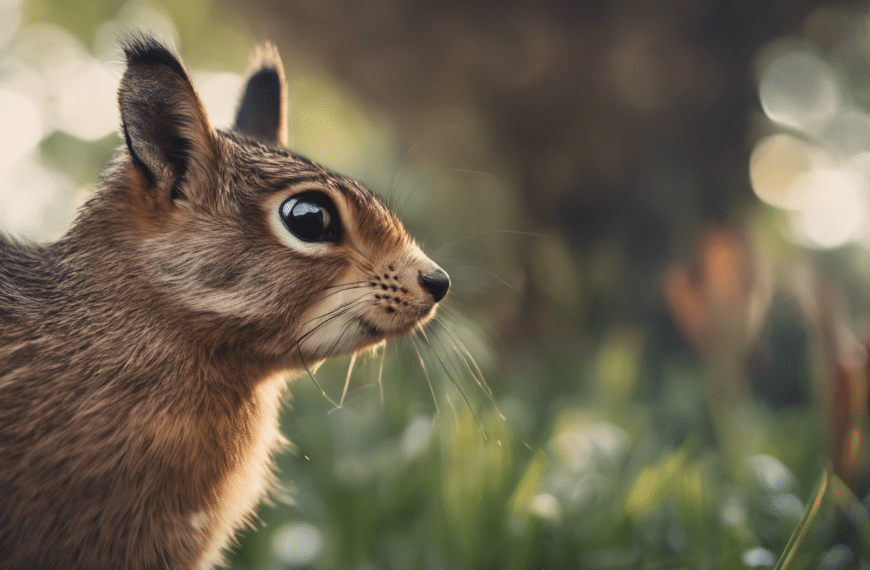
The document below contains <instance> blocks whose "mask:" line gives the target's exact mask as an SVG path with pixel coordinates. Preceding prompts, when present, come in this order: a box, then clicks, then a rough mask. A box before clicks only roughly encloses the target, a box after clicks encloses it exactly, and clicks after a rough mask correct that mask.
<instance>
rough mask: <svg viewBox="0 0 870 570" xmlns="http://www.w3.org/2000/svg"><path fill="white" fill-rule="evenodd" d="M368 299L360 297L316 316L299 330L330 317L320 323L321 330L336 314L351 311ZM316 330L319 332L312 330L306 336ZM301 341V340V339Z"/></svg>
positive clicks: (318, 326)
mask: <svg viewBox="0 0 870 570" xmlns="http://www.w3.org/2000/svg"><path fill="white" fill-rule="evenodd" d="M366 297H367V295H360V296H359V297H357V298H356V299H354V300H353V301H350V302H349V303H345V304H344V305H341V306H340V307H336V308H335V309H333V310H331V311H329V312H328V313H323V314H322V315H318V316H316V317H314V318H312V319H309V320H307V321H305V322H304V323H302V324H301V325H300V326H299V328H300V329H301V328H302V327H304V326H305V325H307V324H308V323H313V322H314V321H316V320H318V319H323V318H326V317H330V318H329V319H328V320H326V321H324V322H323V323H320V324H319V325H317V328H320V326H321V325H323V324H326V323H327V322H329V321H330V320H332V316H334V313H337V312H339V311H345V312H346V311H347V310H349V309H351V308H353V307H355V306H357V305H359V304H361V303H362V302H363V300H364V299H365V298H366ZM342 314H343V313H342ZM315 330H317V329H316V328H315V329H312V330H311V331H308V332H307V333H305V335H304V336H308V335H309V334H311V333H312V332H314V331H315ZM300 340H301V339H300Z"/></svg>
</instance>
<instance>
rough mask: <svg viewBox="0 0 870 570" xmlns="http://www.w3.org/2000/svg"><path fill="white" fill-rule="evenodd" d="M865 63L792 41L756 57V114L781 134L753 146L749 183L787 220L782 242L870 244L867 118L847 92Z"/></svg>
mask: <svg viewBox="0 0 870 570" xmlns="http://www.w3.org/2000/svg"><path fill="white" fill-rule="evenodd" d="M857 29H858V30H859V31H858V32H855V33H858V34H859V35H860V34H861V33H863V32H861V31H860V30H861V28H857ZM859 39H860V38H855V37H848V38H846V39H845V40H843V43H844V45H845V44H849V45H851V44H852V43H854V41H856V40H859ZM863 57H864V54H863V52H861V51H860V50H858V51H856V50H850V49H842V50H832V51H830V52H828V53H827V54H822V53H820V52H817V51H816V50H815V49H814V48H812V47H811V46H809V45H808V44H806V43H799V42H796V41H794V40H780V41H777V42H773V43H772V44H770V45H768V46H767V47H766V48H765V49H764V50H762V53H761V55H760V56H759V57H758V64H757V69H758V94H759V100H760V103H761V107H762V109H763V111H764V112H765V114H766V115H767V117H768V119H769V120H770V121H771V123H772V125H773V126H774V127H776V128H777V129H780V132H775V133H773V134H768V135H766V136H763V137H761V138H760V139H759V140H758V141H757V142H756V144H755V147H754V149H753V151H752V154H751V157H750V161H749V174H750V181H751V183H752V188H753V190H754V191H755V194H756V195H757V196H758V198H760V199H761V200H762V201H764V202H765V203H767V204H770V205H771V206H774V207H776V208H778V209H780V210H783V211H784V212H785V213H786V215H787V217H788V223H787V224H784V225H783V228H784V230H785V232H786V233H787V237H789V238H791V239H792V240H794V241H796V242H798V243H800V244H802V245H806V246H810V247H812V248H818V249H832V248H837V247H841V246H844V245H847V244H850V243H862V244H865V245H868V244H870V241H868V239H867V238H868V234H870V232H868V204H870V168H868V167H867V164H868V162H867V160H866V157H864V154H865V153H867V152H868V150H870V113H868V111H867V109H866V108H864V107H863V106H861V105H860V104H857V103H856V101H859V100H860V99H861V93H860V92H858V90H857V89H856V88H852V87H850V86H852V85H859V84H860V83H861V82H860V81H852V80H851V79H852V78H850V77H849V75H848V71H849V70H850V69H856V68H858V67H860V66H857V65H855V64H856V63H858V62H856V61H853V60H855V59H860V58H863ZM844 74H845V75H844Z"/></svg>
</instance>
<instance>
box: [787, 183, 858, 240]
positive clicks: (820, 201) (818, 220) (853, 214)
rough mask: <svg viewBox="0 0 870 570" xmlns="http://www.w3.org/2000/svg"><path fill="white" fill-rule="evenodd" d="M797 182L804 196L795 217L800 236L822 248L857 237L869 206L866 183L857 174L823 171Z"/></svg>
mask: <svg viewBox="0 0 870 570" xmlns="http://www.w3.org/2000/svg"><path fill="white" fill-rule="evenodd" d="M794 183H795V184H797V185H799V187H800V190H799V192H801V194H803V196H804V200H803V204H802V206H803V207H802V208H801V209H800V210H799V211H798V212H795V213H794V214H793V217H792V226H793V228H794V229H795V231H796V232H797V233H798V234H799V235H802V236H803V237H805V238H806V239H807V240H809V241H810V242H811V245H815V246H816V247H819V248H823V249H828V248H834V247H838V246H841V245H844V244H846V243H848V242H850V241H852V240H854V239H855V238H857V237H858V233H859V230H861V229H862V227H863V225H864V221H865V218H866V207H865V204H864V196H863V182H862V180H861V179H860V177H859V176H858V175H857V174H855V173H853V172H850V171H845V170H838V169H833V168H820V169H816V170H813V171H811V172H808V173H806V174H803V175H801V176H799V177H798V178H797V179H796V180H795V182H794Z"/></svg>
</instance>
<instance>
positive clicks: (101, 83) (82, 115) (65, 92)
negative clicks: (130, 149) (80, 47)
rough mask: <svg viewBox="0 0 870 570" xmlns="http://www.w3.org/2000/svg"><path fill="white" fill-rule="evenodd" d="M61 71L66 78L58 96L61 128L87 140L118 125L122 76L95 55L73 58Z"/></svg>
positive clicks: (99, 137)
mask: <svg viewBox="0 0 870 570" xmlns="http://www.w3.org/2000/svg"><path fill="white" fill-rule="evenodd" d="M58 73H59V74H60V75H61V77H62V78H63V80H62V81H61V85H62V86H63V87H62V89H61V91H60V93H59V94H58V98H57V114H58V118H59V119H60V124H59V125H58V126H59V128H60V129H61V130H63V131H65V132H67V133H69V134H71V135H72V136H74V137H76V138H79V139H82V140H85V141H95V140H99V139H101V138H103V137H105V136H106V135H108V134H110V133H113V132H115V131H116V130H117V129H118V125H119V124H120V123H121V119H120V116H119V113H118V104H117V102H116V93H117V91H118V83H119V80H120V78H119V77H117V76H114V75H113V74H112V73H111V72H110V70H109V69H108V68H107V67H106V66H105V65H103V64H102V63H100V62H99V61H97V60H96V59H92V58H86V59H83V60H80V61H78V62H70V63H68V64H67V65H66V66H64V67H63V68H62V69H59V70H58Z"/></svg>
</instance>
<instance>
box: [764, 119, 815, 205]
mask: <svg viewBox="0 0 870 570" xmlns="http://www.w3.org/2000/svg"><path fill="white" fill-rule="evenodd" d="M812 166H813V157H812V153H811V151H810V148H809V147H808V145H807V144H806V143H804V142H803V141H800V140H798V139H796V138H795V137H793V136H790V135H784V134H777V135H771V136H769V137H765V138H763V139H761V140H760V141H758V143H757V144H756V145H755V148H754V149H753V151H752V155H751V156H750V157H749V179H750V181H751V183H752V189H753V190H754V191H755V194H756V195H757V196H758V197H759V198H760V199H761V200H763V201H765V202H767V203H768V204H771V205H772V206H776V207H778V208H784V209H786V210H795V209H799V208H801V206H802V203H803V199H804V197H803V196H802V195H800V194H799V192H797V190H799V189H798V187H796V186H795V185H794V184H793V182H794V180H795V178H797V177H798V176H799V175H801V174H804V173H806V172H807V171H809V170H810V169H811V168H812Z"/></svg>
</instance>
